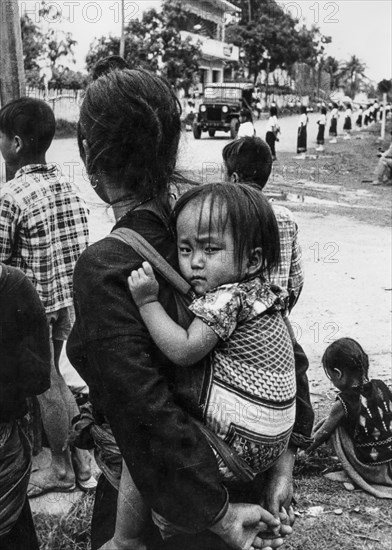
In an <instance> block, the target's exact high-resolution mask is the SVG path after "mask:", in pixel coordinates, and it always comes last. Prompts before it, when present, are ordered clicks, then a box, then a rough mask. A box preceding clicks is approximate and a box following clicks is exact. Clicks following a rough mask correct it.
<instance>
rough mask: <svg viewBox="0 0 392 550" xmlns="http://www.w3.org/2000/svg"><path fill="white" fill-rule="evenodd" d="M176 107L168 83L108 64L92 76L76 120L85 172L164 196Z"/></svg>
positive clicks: (142, 194)
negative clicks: (108, 65)
mask: <svg viewBox="0 0 392 550" xmlns="http://www.w3.org/2000/svg"><path fill="white" fill-rule="evenodd" d="M180 115H181V107H180V104H179V102H178V99H177V97H176V95H175V94H174V92H173V90H172V89H171V87H170V84H169V83H168V82H167V81H166V80H165V79H163V78H162V77H159V76H157V75H156V74H154V73H151V72H149V71H146V70H142V69H134V70H129V69H124V70H112V71H110V72H109V73H107V74H104V75H102V76H101V77H99V78H98V79H97V80H95V81H94V82H92V83H91V84H90V85H89V86H88V88H87V90H86V94H85V98H84V100H83V103H82V106H81V111H80V119H79V124H78V143H79V150H80V155H81V157H82V159H83V160H84V162H85V163H86V156H85V152H84V147H83V140H86V141H87V145H88V150H89V158H88V159H87V163H86V167H87V171H88V173H89V174H97V173H99V172H104V173H106V174H108V175H112V176H113V177H114V179H117V180H118V181H122V182H123V184H124V186H127V185H128V186H129V189H130V191H132V193H134V194H135V196H136V197H138V198H140V199H146V198H148V197H150V196H154V197H157V198H161V199H162V198H163V197H164V196H165V195H166V194H167V192H168V186H169V182H170V179H171V178H172V176H173V173H174V170H175V166H176V160H177V149H178V143H179V140H180V135H181V121H180Z"/></svg>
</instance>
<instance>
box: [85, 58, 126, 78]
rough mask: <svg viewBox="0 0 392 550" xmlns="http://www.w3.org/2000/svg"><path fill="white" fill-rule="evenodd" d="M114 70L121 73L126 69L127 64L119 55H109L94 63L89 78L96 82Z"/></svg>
mask: <svg viewBox="0 0 392 550" xmlns="http://www.w3.org/2000/svg"><path fill="white" fill-rule="evenodd" d="M115 69H117V70H120V71H122V70H123V69H128V65H127V62H126V61H125V59H124V58H123V57H121V56H120V55H109V56H108V57H104V58H103V59H100V60H99V61H97V62H96V64H95V65H94V67H93V70H92V72H91V78H92V79H93V80H97V78H99V77H100V76H102V75H104V74H107V73H110V71H114V70H115Z"/></svg>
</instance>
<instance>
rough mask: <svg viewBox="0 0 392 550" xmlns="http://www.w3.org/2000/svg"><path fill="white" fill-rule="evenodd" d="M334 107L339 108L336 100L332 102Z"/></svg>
mask: <svg viewBox="0 0 392 550" xmlns="http://www.w3.org/2000/svg"><path fill="white" fill-rule="evenodd" d="M332 108H333V109H339V105H338V104H337V103H335V101H334V102H333V103H332Z"/></svg>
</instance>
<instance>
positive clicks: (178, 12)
mask: <svg viewBox="0 0 392 550" xmlns="http://www.w3.org/2000/svg"><path fill="white" fill-rule="evenodd" d="M184 21H186V12H185V11H184V10H183V8H182V7H181V2H179V1H178V0H166V1H165V2H164V4H163V7H162V11H161V12H160V13H158V12H157V11H156V10H154V9H150V10H147V11H145V12H144V13H143V15H142V19H141V20H140V21H139V20H132V21H130V22H129V23H128V25H127V26H126V28H125V48H124V51H125V53H124V58H125V60H126V61H127V63H128V66H129V67H130V68H136V67H142V68H145V69H149V70H150V71H154V72H158V73H161V74H163V75H165V76H166V77H167V78H168V79H169V81H170V82H171V84H172V85H173V86H175V87H176V88H180V87H183V88H185V89H186V90H187V88H188V87H189V86H190V84H191V83H192V82H193V81H194V78H195V75H196V74H197V72H198V69H199V60H200V55H201V53H200V47H199V46H198V45H197V44H193V43H192V41H191V40H190V39H185V40H184V39H182V38H181V34H180V29H181V28H183V27H184ZM119 51H120V39H119V38H117V37H105V36H102V37H101V38H99V39H96V40H95V41H94V42H93V43H92V44H91V46H90V51H89V53H88V54H87V57H86V65H87V69H88V70H89V71H90V70H91V69H92V67H93V66H94V65H95V63H96V62H97V61H99V60H100V59H103V58H104V57H106V56H108V55H118V54H119Z"/></svg>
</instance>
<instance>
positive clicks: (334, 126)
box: [329, 103, 339, 143]
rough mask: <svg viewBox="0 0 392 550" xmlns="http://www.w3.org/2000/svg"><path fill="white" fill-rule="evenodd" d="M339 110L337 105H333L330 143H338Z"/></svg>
mask: <svg viewBox="0 0 392 550" xmlns="http://www.w3.org/2000/svg"><path fill="white" fill-rule="evenodd" d="M338 118H339V108H338V104H337V103H332V111H331V124H330V127H329V137H330V138H331V139H330V140H329V143H337V139H336V137H337V135H338Z"/></svg>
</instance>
